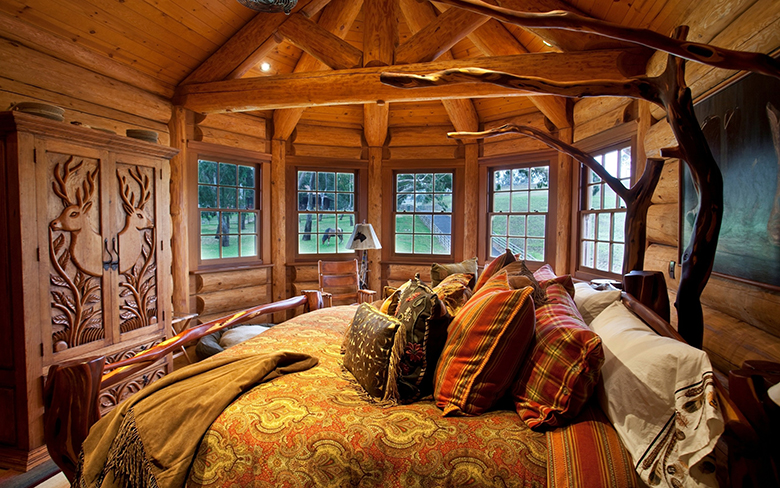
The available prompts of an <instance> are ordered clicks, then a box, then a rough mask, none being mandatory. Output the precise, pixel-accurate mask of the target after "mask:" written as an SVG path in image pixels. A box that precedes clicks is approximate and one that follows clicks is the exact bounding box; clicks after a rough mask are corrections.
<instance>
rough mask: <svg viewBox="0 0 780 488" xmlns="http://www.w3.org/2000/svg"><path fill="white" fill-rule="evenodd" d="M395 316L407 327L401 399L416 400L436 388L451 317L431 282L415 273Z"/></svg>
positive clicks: (399, 382)
mask: <svg viewBox="0 0 780 488" xmlns="http://www.w3.org/2000/svg"><path fill="white" fill-rule="evenodd" d="M396 317H397V318H398V319H399V320H400V321H401V322H402V323H403V324H404V328H405V330H406V347H405V348H404V350H403V355H402V357H401V373H400V375H399V376H398V394H399V400H400V401H402V402H405V403H408V402H413V401H415V400H417V399H419V398H422V397H424V396H426V395H429V394H430V393H431V391H432V390H433V373H434V371H435V369H434V368H435V366H436V362H437V361H438V359H439V355H440V354H441V350H442V349H443V348H444V342H445V341H446V340H447V327H448V326H449V324H450V320H451V319H452V317H450V316H449V314H447V309H446V308H445V306H444V304H443V303H442V301H441V300H440V299H439V297H438V296H437V295H436V293H434V292H433V290H431V288H430V287H428V285H426V284H425V283H423V282H422V281H421V280H420V277H419V275H417V276H415V277H414V278H413V279H412V280H411V282H410V283H409V285H408V286H406V288H405V289H404V290H403V292H402V293H401V296H400V298H399V301H398V308H397V309H396Z"/></svg>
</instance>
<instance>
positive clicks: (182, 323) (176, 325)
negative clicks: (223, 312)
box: [171, 313, 198, 364]
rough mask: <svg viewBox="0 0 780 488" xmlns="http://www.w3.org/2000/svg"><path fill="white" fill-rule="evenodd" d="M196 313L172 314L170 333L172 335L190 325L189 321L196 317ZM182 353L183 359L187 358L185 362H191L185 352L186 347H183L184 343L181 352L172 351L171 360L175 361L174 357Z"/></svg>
mask: <svg viewBox="0 0 780 488" xmlns="http://www.w3.org/2000/svg"><path fill="white" fill-rule="evenodd" d="M197 316H198V314H196V313H191V314H187V315H174V316H173V320H171V334H172V336H171V337H173V336H175V335H177V334H179V333H180V332H182V331H183V330H185V329H187V328H188V327H189V326H190V322H191V321H192V319H194V318H195V317H197ZM182 354H183V355H184V359H186V360H187V364H192V359H190V355H189V354H187V349H185V348H184V345H182V346H181V352H177V353H174V355H173V360H174V362H175V361H176V358H178V357H180V356H181V355H182Z"/></svg>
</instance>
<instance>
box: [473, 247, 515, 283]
mask: <svg viewBox="0 0 780 488" xmlns="http://www.w3.org/2000/svg"><path fill="white" fill-rule="evenodd" d="M515 261H517V259H515V255H514V254H512V251H510V250H509V249H507V250H506V252H505V253H504V254H502V255H500V256H499V257H497V258H495V259H493V260H492V261H490V262H489V263H488V264H486V265H485V269H483V270H482V274H480V275H479V278H477V284H476V285H474V291H475V292H476V291H478V290H479V289H480V288H482V287H483V286H484V285H485V283H487V282H488V280H489V279H490V278H491V277H492V276H493V275H494V274H496V273H498V272H499V271H500V270H501V268H503V267H504V266H506V265H507V264H509V263H513V262H515Z"/></svg>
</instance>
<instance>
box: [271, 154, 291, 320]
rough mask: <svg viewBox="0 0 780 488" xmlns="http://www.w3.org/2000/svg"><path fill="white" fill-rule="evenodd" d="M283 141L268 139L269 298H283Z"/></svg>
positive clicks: (277, 317) (281, 316) (280, 316)
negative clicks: (269, 168)
mask: <svg viewBox="0 0 780 488" xmlns="http://www.w3.org/2000/svg"><path fill="white" fill-rule="evenodd" d="M286 166H287V144H286V142H285V141H283V140H279V139H272V140H271V207H272V208H271V236H272V237H271V259H272V261H273V264H274V267H273V278H272V283H273V288H272V291H271V296H272V301H274V302H276V301H279V300H284V299H285V298H287V295H288V291H287V208H286V205H285V202H286V199H285V187H286V183H287V182H286V175H287V167H286ZM286 318H287V317H286V314H285V313H284V312H279V313H277V314H275V315H274V320H275V321H280V320H285V319H286Z"/></svg>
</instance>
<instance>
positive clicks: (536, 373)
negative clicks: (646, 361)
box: [512, 283, 604, 429]
mask: <svg viewBox="0 0 780 488" xmlns="http://www.w3.org/2000/svg"><path fill="white" fill-rule="evenodd" d="M547 299H548V303H547V304H546V305H544V306H542V307H539V308H538V309H537V310H536V334H535V336H534V339H535V343H534V345H533V346H532V347H533V350H532V351H531V353H530V354H529V356H528V360H527V361H526V362H525V365H524V366H523V368H522V369H521V371H520V374H519V375H518V377H517V380H516V382H515V384H514V386H513V387H512V396H513V399H514V402H515V408H516V409H517V413H518V414H519V415H520V417H521V418H522V419H523V421H525V423H526V424H527V425H528V426H529V427H531V428H532V429H538V428H547V427H555V426H560V425H565V424H566V423H567V422H568V421H569V420H571V419H572V418H574V417H575V416H576V415H577V414H578V413H579V412H580V410H581V409H582V407H583V405H585V403H586V402H587V400H588V398H590V396H591V393H593V390H594V388H595V387H596V384H597V383H598V380H599V373H600V370H601V365H602V364H603V363H604V351H603V350H602V348H601V339H600V338H599V336H598V335H596V333H594V332H593V331H591V330H590V329H589V328H588V326H586V325H585V322H584V321H583V320H582V317H581V316H580V314H579V312H578V311H577V306H576V305H575V304H574V300H572V298H571V297H570V296H569V294H568V292H567V291H566V289H565V288H564V286H563V285H561V284H558V283H551V284H549V285H548V286H547Z"/></svg>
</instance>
